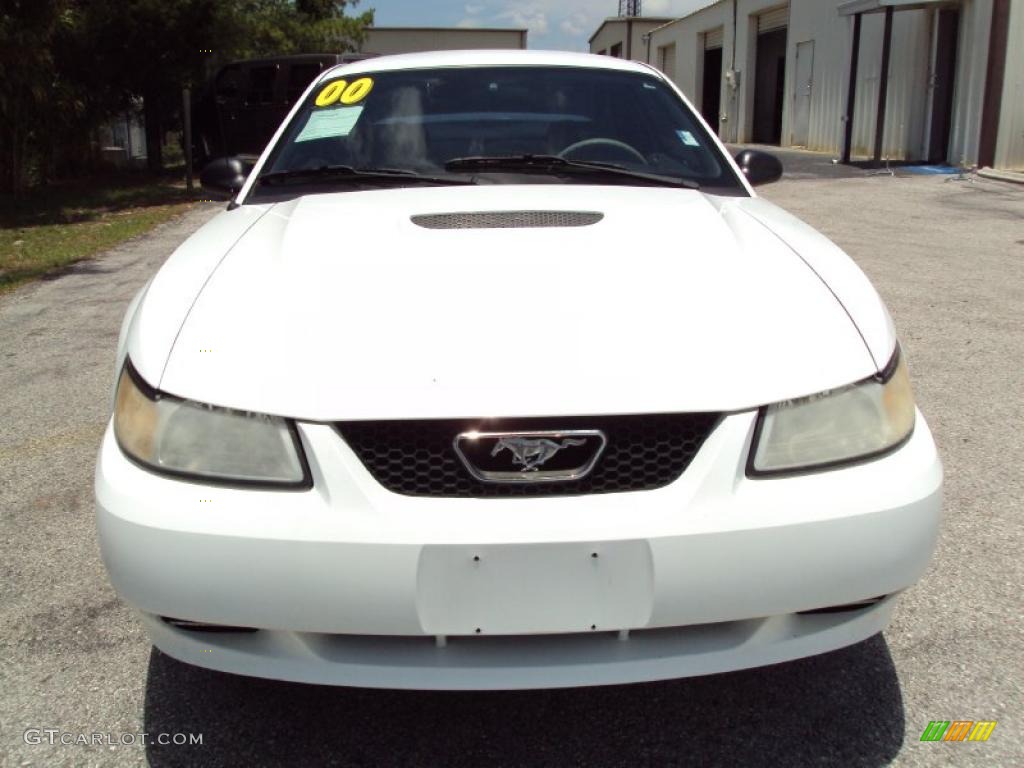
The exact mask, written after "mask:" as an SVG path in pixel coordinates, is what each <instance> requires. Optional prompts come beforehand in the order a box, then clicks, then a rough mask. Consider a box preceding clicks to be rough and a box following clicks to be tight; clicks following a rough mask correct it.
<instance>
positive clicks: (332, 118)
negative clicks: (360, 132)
mask: <svg viewBox="0 0 1024 768" xmlns="http://www.w3.org/2000/svg"><path fill="white" fill-rule="evenodd" d="M361 114H363V108H362V107H336V108H335V109H318V110H317V111H315V112H311V113H310V115H309V119H307V120H306V125H305V126H304V127H303V129H302V131H300V132H299V135H298V136H296V137H295V141H296V143H297V142H300V141H315V140H316V139H335V138H342V137H345V136H348V135H349V134H350V133H352V129H353V128H355V127H356V123H357V122H359V116H360V115H361Z"/></svg>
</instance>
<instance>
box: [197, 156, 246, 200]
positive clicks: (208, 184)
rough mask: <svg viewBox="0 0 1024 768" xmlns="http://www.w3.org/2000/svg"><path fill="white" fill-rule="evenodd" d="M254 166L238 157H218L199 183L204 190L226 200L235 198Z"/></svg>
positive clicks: (209, 164) (204, 170) (209, 165)
mask: <svg viewBox="0 0 1024 768" xmlns="http://www.w3.org/2000/svg"><path fill="white" fill-rule="evenodd" d="M251 170H252V166H250V165H247V164H246V163H244V162H242V161H241V160H239V159H238V158H237V157H218V158H217V159H216V160H211V161H210V162H209V163H207V164H206V167H205V168H203V172H202V173H200V174H199V183H200V184H202V185H203V189H205V190H207V191H209V192H212V193H213V194H215V195H219V196H221V197H224V198H231V197H234V196H235V195H236V194H237V193H238V190H240V189H241V188H242V185H243V184H245V177H246V176H248V175H249V171H251Z"/></svg>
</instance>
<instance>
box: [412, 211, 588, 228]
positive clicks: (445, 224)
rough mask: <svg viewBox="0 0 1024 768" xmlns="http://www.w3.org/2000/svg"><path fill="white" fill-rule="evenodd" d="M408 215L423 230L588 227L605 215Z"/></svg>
mask: <svg viewBox="0 0 1024 768" xmlns="http://www.w3.org/2000/svg"><path fill="white" fill-rule="evenodd" d="M411 218H412V223H413V224H415V225H416V226H418V227H423V228H425V229H521V228H534V227H589V226H590V225H591V224H596V223H597V222H599V221H600V220H601V219H603V218H604V214H603V213H592V212H585V211H484V212H482V213H431V214H423V215H420V216H413V217H411Z"/></svg>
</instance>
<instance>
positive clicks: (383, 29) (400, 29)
mask: <svg viewBox="0 0 1024 768" xmlns="http://www.w3.org/2000/svg"><path fill="white" fill-rule="evenodd" d="M366 31H367V32H515V33H517V34H522V33H523V32H526V31H527V29H526V27H376V26H371V27H367V28H366Z"/></svg>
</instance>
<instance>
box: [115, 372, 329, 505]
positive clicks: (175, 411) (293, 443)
mask: <svg viewBox="0 0 1024 768" xmlns="http://www.w3.org/2000/svg"><path fill="white" fill-rule="evenodd" d="M114 435H115V436H116V437H117V442H118V445H120V446H121V450H122V451H124V452H125V454H127V455H128V456H129V457H130V458H132V459H134V460H135V461H137V462H139V463H140V464H144V465H146V466H147V467H150V468H152V469H154V470H156V471H158V472H165V473H167V474H172V475H178V476H184V477H191V478H193V479H196V480H198V481H200V482H204V481H205V482H226V483H238V484H251V485H273V486H281V487H290V488H300V487H302V488H304V487H308V486H309V484H310V481H309V472H308V470H307V467H306V463H305V458H304V456H303V454H302V448H301V445H300V443H299V438H298V434H297V433H296V431H295V428H294V427H293V426H292V425H291V424H290V423H289V422H288V421H286V420H285V419H282V418H279V417H277V416H266V415H263V414H257V413H249V412H246V411H235V410H231V409H228V408H218V407H215V406H211V405H203V404H202V403H195V402H192V401H189V400H181V399H179V398H176V397H172V396H170V395H165V394H163V393H161V392H156V391H155V390H153V389H152V388H151V387H149V386H148V385H147V384H146V383H145V382H144V381H142V378H141V377H140V376H139V374H138V373H137V372H136V371H135V369H134V368H132V365H131V362H126V363H125V366H124V369H123V370H122V371H121V378H120V380H119V381H118V384H117V398H116V401H115V405H114Z"/></svg>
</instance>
